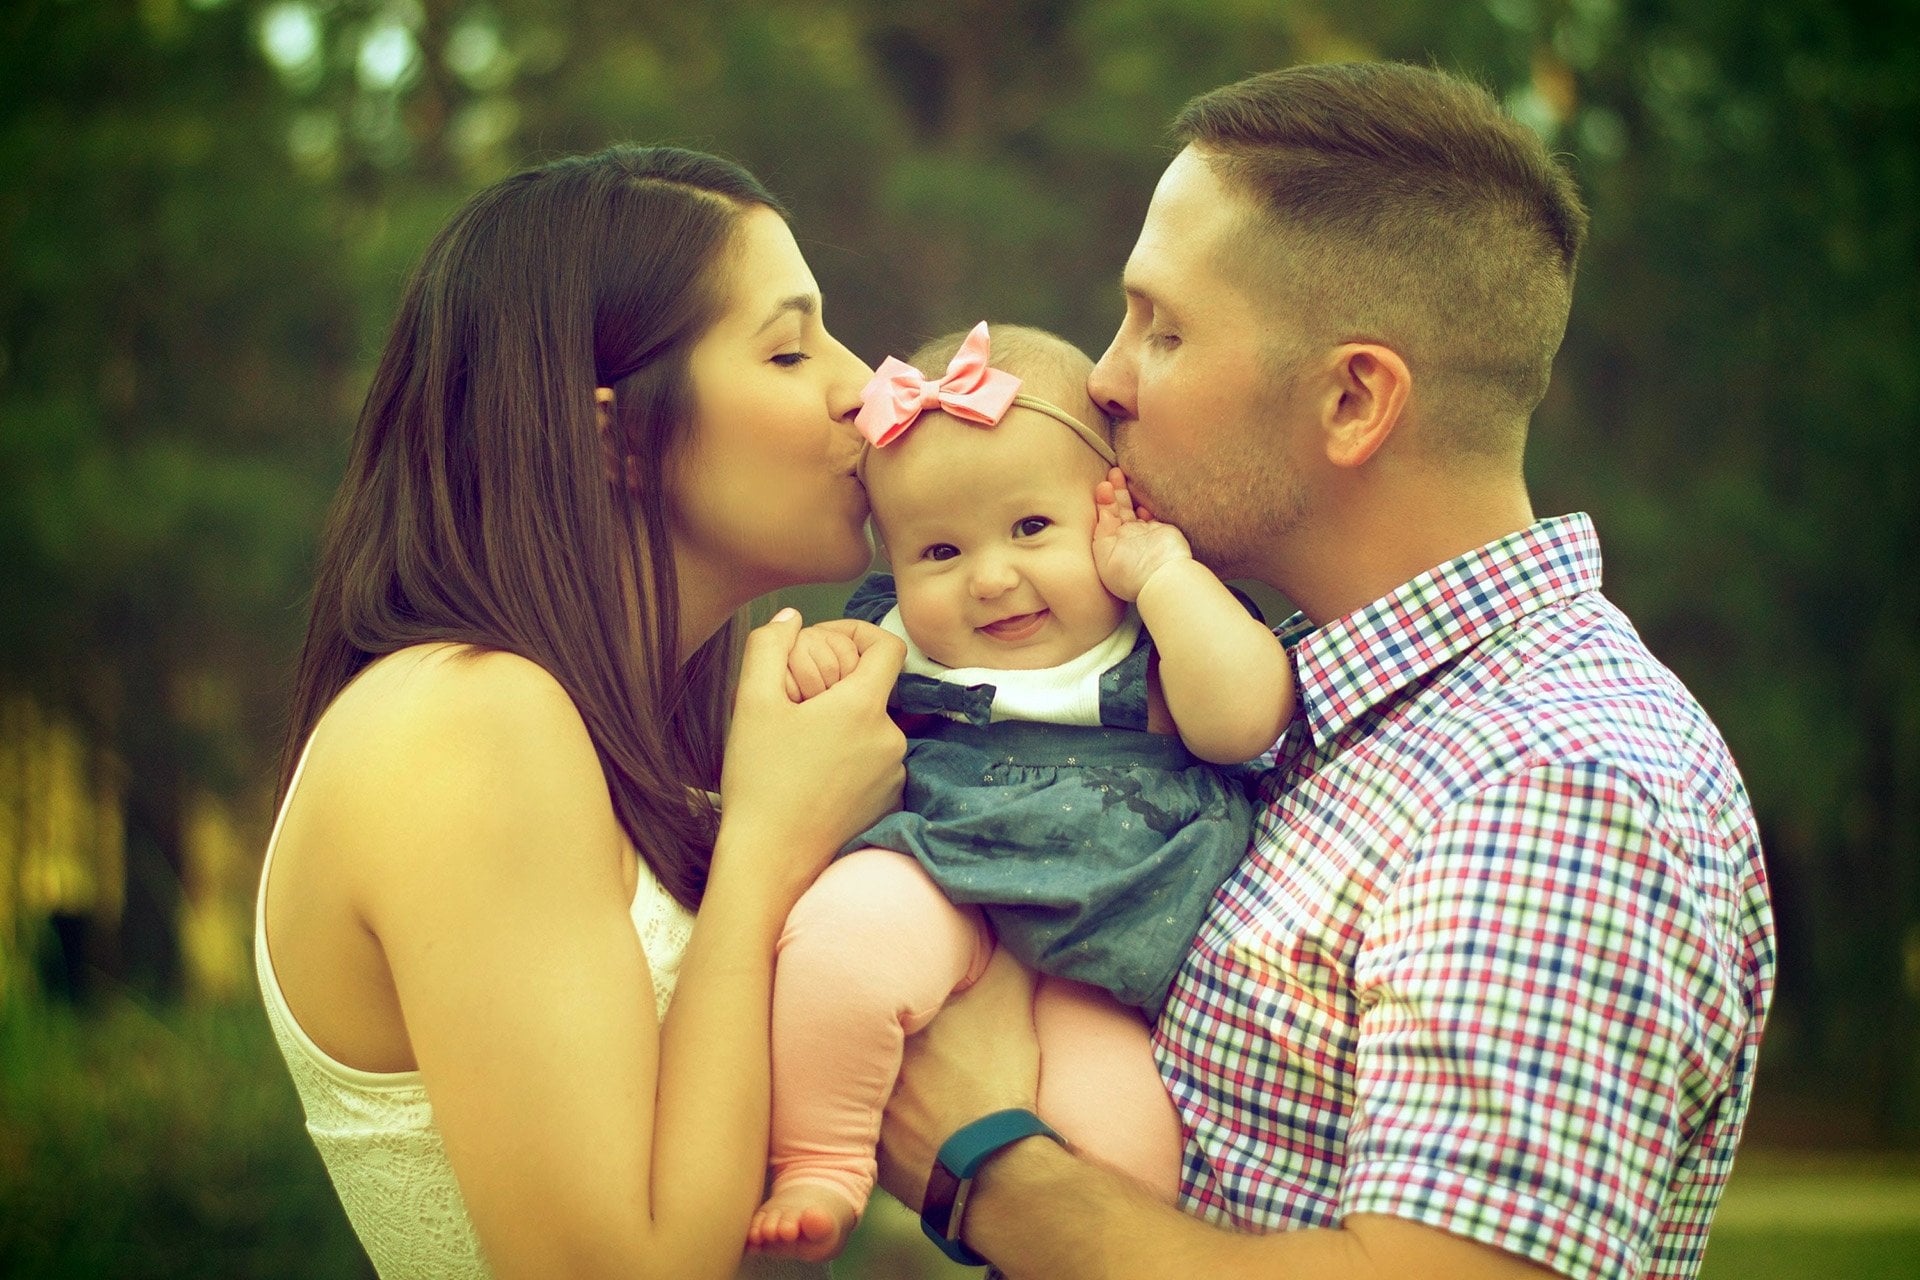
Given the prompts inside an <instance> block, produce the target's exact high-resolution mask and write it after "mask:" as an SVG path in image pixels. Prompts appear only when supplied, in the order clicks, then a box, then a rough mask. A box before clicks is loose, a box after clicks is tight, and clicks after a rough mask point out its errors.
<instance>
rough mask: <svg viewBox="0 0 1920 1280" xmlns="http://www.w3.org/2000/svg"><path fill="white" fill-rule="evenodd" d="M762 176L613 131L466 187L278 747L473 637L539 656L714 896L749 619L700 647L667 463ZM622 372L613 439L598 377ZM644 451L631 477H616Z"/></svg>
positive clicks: (675, 878) (650, 824)
mask: <svg viewBox="0 0 1920 1280" xmlns="http://www.w3.org/2000/svg"><path fill="white" fill-rule="evenodd" d="M754 205H764V206H766V207H769V208H772V209H774V210H776V211H778V212H781V213H783V214H784V212H785V211H784V210H782V209H781V208H780V205H779V204H778V202H777V201H775V200H774V199H773V197H772V196H771V195H769V194H768V193H767V191H766V190H765V188H763V187H762V186H761V185H760V184H759V183H758V182H757V181H756V180H755V179H754V178H753V177H752V176H751V175H750V174H748V173H746V172H745V171H744V170H742V169H740V168H739V167H738V166H736V165H734V164H731V163H729V162H727V161H724V160H720V159H717V158H715V157H712V156H707V155H702V154H699V153H697V152H691V151H682V150H679V149H676V148H667V147H614V148H611V149H609V150H607V151H603V152H600V153H599V154H597V155H591V156H580V157H572V158H569V159H565V160H559V161H556V162H554V163H552V164H547V165H543V166H541V167H539V168H536V169H531V170H528V171H526V172H524V173H519V174H516V175H514V176H513V177H511V178H507V179H504V180H503V181H501V182H499V183H497V184H495V185H494V186H492V187H489V188H488V189H487V190H485V191H482V192H481V193H480V194H479V195H477V196H475V197H474V198H473V199H472V200H470V201H469V202H468V203H467V204H466V206H465V207H464V208H462V209H461V210H460V211H459V212H458V213H456V214H455V215H454V216H453V218H452V220H451V221H450V222H449V223H448V224H447V225H446V227H445V228H443V229H442V230H441V232H440V233H439V235H438V236H436V237H435V238H434V240H433V243H432V244H431V246H430V247H429V248H428V250H427V253H426V256H425V258H424V260H423V261H422V262H421V264H420V266H419V268H418V269H417V270H416V271H415V272H414V275H413V278H412V280H411V281H410V282H409V284H408V286H407V289H406V293H405V296H404V298H403V300H402V302H401V304H400V312H399V316H398V317H397V319H396V320H395V322H394V326H393V331H392V334H391V335H390V336H389V338H388V339H387V344H386V348H385V350H384V352H383V353H382V355H381V358H380V363H379V367H378V369H377V371H376V372H375V374H374V378H373V384H372V386H371V388H370V389H369V390H368V393H367V400H366V405H365V407H364V408H363V409H362V410H361V413H360V419H359V422H358V425H357V426H356V427H355V430H354V436H353V443H352V448H351V452H350V457H349V461H348V464H347V471H346V475H345V478H344V479H343V480H342V482H341V486H340V491H339V494H338V495H337V496H336V498H335V500H334V505H333V509H332V513H331V515H330V517H329V520H328V525H327V530H326V533H325V536H324V539H323V541H322V543H321V549H320V561H319V572H318V575H317V582H316V585H315V588H314V594H313V611H312V615H311V618H310V620H309V622H308V627H307V637H306V643H305V646H304V649H303V651H302V653H301V656H300V666H299V674H298V677H297V679H296V683H295V686H294V696H293V706H292V717H291V724H290V726H289V732H288V736H287V742H286V749H285V752H284V753H283V756H282V759H281V769H280V794H281V796H282V798H284V796H285V794H286V791H287V789H288V787H289V786H290V785H291V782H292V776H293V770H294V767H295V764H296V762H297V761H298V759H299V755H300V752H301V750H302V747H303V745H304V743H305V742H306V740H307V737H308V735H309V734H311V733H312V732H313V727H314V725H315V723H316V722H317V721H318V720H319V718H320V716H321V714H322V713H323V712H324V711H325V710H326V708H327V706H328V704H329V703H331V702H332V701H333V699H334V697H335V696H337V695H338V694H339V692H340V691H341V690H342V689H343V688H345V687H346V685H347V683H348V682H349V681H350V680H352V679H353V677H354V676H355V675H357V674H358V673H359V672H360V671H361V670H362V669H363V668H364V667H366V665H367V664H368V663H370V662H372V661H373V660H374V659H375V658H377V657H380V656H381V655H383V654H388V653H392V652H394V651H396V650H399V649H404V648H406V647H407V646H409V645H415V644H421V643H427V642H444V641H451V642H454V643H458V644H466V645H473V646H476V647H478V648H482V649H497V650H504V651H506V652H509V653H515V654H518V655H520V656H521V657H524V658H527V659H528V660H530V661H532V662H535V663H538V664H539V665H540V666H541V667H543V668H545V669H546V670H547V671H548V672H550V673H551V674H552V675H553V677H554V679H556V680H557V681H559V683H560V685H561V687H562V688H564V689H565V690H566V691H567V693H568V694H569V695H570V696H571V697H572V699H573V702H574V705H575V706H576V707H577V708H578V709H579V711H580V715H581V717H582V718H583V719H584V720H585V721H586V726H587V732H588V733H589V734H590V735H591V737H592V739H593V744H594V748H595V750H596V751H597V752H598V753H599V757H600V765H601V768H602V770H603V771H604V773H605V775H606V782H607V788H608V791H609V792H610V793H611V794H612V797H613V807H614V812H615V813H616V814H617V815H618V817H619V820H620V824H621V826H622V827H623V828H625V830H626V833H627V835H628V836H629V837H630V838H631V839H632V840H633V843H634V845H635V847H636V848H637V849H638V850H639V851H640V856H641V857H642V858H643V859H644V860H645V861H646V862H647V864H648V865H649V866H650V867H651V868H652V869H653V871H654V873H655V874H657V875H658V876H659V877H660V880H661V882H662V883H663V884H664V885H665V886H666V887H667V889H668V891H669V892H671V893H672V894H673V896H674V897H675V898H676V899H678V900H679V901H680V902H681V903H682V904H683V905H685V906H687V907H689V908H692V907H695V906H697V905H698V903H699V900H700V895H701V892H702V890H703V889H704V887H705V884H706V875H707V867H708V864H709V862H710V861H711V858H712V843H713V832H714V826H715V815H714V813H713V809H712V806H711V805H710V804H709V803H708V802H707V801H706V800H705V799H704V797H702V796H701V795H700V793H699V790H698V789H699V788H707V787H713V786H715V785H717V783H718V778H719V769H720V753H721V748H722V744H723V741H724V736H725V729H726V723H725V722H726V714H727V706H728V697H727V694H728V689H727V685H728V681H729V678H730V674H731V667H732V662H731V658H732V654H733V652H734V639H735V637H734V631H735V628H734V626H733V625H732V624H729V625H728V626H727V627H725V628H723V629H722V630H721V632H720V633H719V634H718V635H716V636H714V637H713V638H712V639H711V640H709V641H708V642H707V643H706V644H705V645H704V646H703V647H702V648H701V649H700V650H699V652H697V653H695V654H694V655H692V657H691V658H690V659H689V660H688V661H687V662H686V663H685V664H684V665H681V664H679V663H677V662H676V649H677V637H678V634H679V620H678V609H677V598H678V592H677V588H676V581H675V574H674V565H673V556H672V548H671V543H670V541H669V532H668V516H669V495H668V493H667V492H666V488H665V476H666V472H667V461H668V459H669V458H671V457H672V456H673V453H674V450H675V448H676V446H677V445H678V444H679V443H680V437H681V436H682V435H683V434H684V433H685V430H686V428H687V426H688V424H689V421H690V418H691V412H692V406H693V399H692V388H691V386H690V383H689V375H688V353H689V351H690V349H691V348H692V346H693V344H694V343H695V342H696V341H697V340H698V339H699V338H700V337H701V336H702V335H703V334H704V333H705V332H706V331H707V329H708V328H709V327H710V326H711V325H712V323H713V321H714V320H715V318H716V316H717V313H718V310H719V307H720V306H721V305H722V299H721V292H722V287H723V284H724V281H723V280H722V278H721V277H722V276H723V274H724V272H723V268H724V264H725V263H726V261H727V260H728V256H729V250H730V248H731V245H732V243H733V233H734V228H735V225H736V222H737V220H738V218H739V216H740V214H741V213H742V212H743V211H744V210H746V209H748V208H750V207H752V206H754ZM595 387H611V388H613V391H614V414H613V422H612V426H611V430H610V432H609V438H607V439H604V440H603V438H602V436H601V433H600V431H599V428H598V426H597V424H596V421H595V413H594V402H593V390H594V388H595ZM627 457H632V458H634V459H636V460H637V464H638V465H637V466H635V467H633V468H631V472H632V474H631V476H630V479H629V482H627V483H615V482H614V479H613V477H615V476H619V474H620V472H621V471H622V470H623V468H622V467H621V466H620V465H618V463H617V461H616V460H618V459H624V458H627Z"/></svg>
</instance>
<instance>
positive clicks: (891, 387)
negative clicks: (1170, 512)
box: [853, 320, 1119, 474]
mask: <svg viewBox="0 0 1920 1280" xmlns="http://www.w3.org/2000/svg"><path fill="white" fill-rule="evenodd" d="M988 359H989V351H988V338H987V322H986V321H985V320H982V321H981V322H980V323H979V324H977V325H975V326H973V331H972V332H971V333H969V334H967V340H966V341H965V342H963V343H961V344H960V350H959V351H957V352H955V353H954V357H953V359H952V360H951V361H949V362H948V363H947V372H946V374H945V375H944V376H943V377H941V378H939V379H934V378H929V377H927V375H926V374H924V373H921V372H920V371H919V370H918V369H916V368H914V367H913V366H912V365H910V364H908V363H907V362H906V361H904V360H896V359H895V358H894V357H892V356H888V357H887V358H886V359H885V360H882V361H881V362H880V367H879V368H878V369H876V370H874V374H873V377H872V378H871V379H870V380H869V381H868V382H867V385H866V387H865V389H863V390H862V391H861V392H860V399H861V401H862V403H861V405H860V413H859V415H858V416H857V417H855V418H854V420H853V423H854V426H856V427H858V428H859V430H860V434H861V435H863V436H865V437H866V438H867V443H868V445H869V446H870V447H871V448H875V449H882V448H885V447H886V446H887V445H889V444H892V443H893V442H894V441H895V440H897V439H899V438H900V435H901V433H902V432H904V431H906V429H907V428H908V427H910V426H912V425H913V424H914V422H915V421H916V420H917V419H918V418H919V417H920V415H921V414H923V413H925V412H926V411H927V410H929V409H935V410H938V411H940V412H942V413H945V414H948V415H949V416H951V417H954V418H958V419H959V420H960V421H962V422H971V423H973V424H974V425H975V426H981V427H991V426H997V425H998V424H999V422H1000V419H1002V418H1004V417H1006V416H1007V410H1008V409H1011V408H1014V407H1015V406H1018V407H1020V408H1023V409H1033V410H1035V411H1037V412H1039V413H1044V414H1046V415H1047V416H1048V417H1049V418H1052V419H1054V420H1055V421H1057V422H1060V423H1062V424H1064V425H1066V426H1067V427H1069V428H1071V429H1072V431H1073V433H1074V434H1075V435H1077V436H1079V437H1080V438H1081V439H1082V440H1084V441H1086V443H1087V445H1088V447H1089V448H1091V449H1092V450H1093V451H1094V452H1095V453H1097V454H1099V455H1100V456H1101V457H1102V458H1103V459H1105V460H1106V463H1107V465H1108V466H1110V467H1111V466H1116V465H1118V463H1119V459H1118V458H1117V457H1116V456H1115V454H1114V452H1113V446H1112V445H1110V444H1108V443H1107V440H1106V438H1105V437H1104V436H1102V435H1101V434H1100V433H1099V432H1097V431H1095V430H1094V429H1093V428H1092V427H1089V426H1088V425H1087V424H1086V423H1084V422H1082V421H1080V419H1078V418H1076V417H1074V416H1073V415H1072V414H1070V413H1068V412H1067V411H1066V410H1065V409H1062V408H1060V407H1059V406H1058V405H1055V404H1050V403H1049V402H1047V401H1045V400H1042V399H1040V398H1039V397H1038V396H1028V395H1022V394H1020V379H1019V378H1016V377H1015V376H1014V375H1013V374H1011V373H1008V372H1007V371H1006V370H1004V369H995V368H993V367H992V366H991V365H990V364H988ZM860 470H861V472H862V473H863V474H864V473H865V470H866V451H865V450H862V451H861V466H860Z"/></svg>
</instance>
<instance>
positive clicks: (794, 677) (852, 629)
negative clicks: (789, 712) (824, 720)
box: [787, 618, 886, 702]
mask: <svg viewBox="0 0 1920 1280" xmlns="http://www.w3.org/2000/svg"><path fill="white" fill-rule="evenodd" d="M885 634H886V633H885V632H884V631H882V630H881V629H880V628H879V627H876V626H874V625H873V624H872V623H871V622H860V621H858V620H857V619H854V618H835V619H833V620H831V621H828V622H816V623H814V624H813V625H812V626H810V627H802V628H801V629H800V634H799V635H798V636H796V637H795V638H794V642H793V651H792V652H791V653H790V654H788V655H787V696H788V697H789V698H791V699H793V700H794V701H795V702H805V701H806V700H807V699H808V698H816V697H818V696H820V695H821V694H822V693H825V692H826V691H827V690H828V689H831V688H833V686H835V685H836V684H839V683H840V682H841V681H842V680H844V679H846V678H847V677H848V676H849V675H851V674H852V673H853V669H854V667H856V666H858V665H859V663H860V655H861V654H863V653H865V652H866V651H867V647H868V646H869V645H871V644H872V643H873V641H874V638H875V637H876V636H882V635H885Z"/></svg>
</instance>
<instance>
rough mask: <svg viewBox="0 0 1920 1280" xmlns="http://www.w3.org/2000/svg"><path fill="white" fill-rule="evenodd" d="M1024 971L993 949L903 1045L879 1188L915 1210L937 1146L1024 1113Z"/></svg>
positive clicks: (1032, 1051)
mask: <svg viewBox="0 0 1920 1280" xmlns="http://www.w3.org/2000/svg"><path fill="white" fill-rule="evenodd" d="M1033 983H1034V978H1033V974H1032V972H1031V971H1029V970H1028V969H1027V967H1026V966H1025V965H1023V964H1021V963H1020V962H1019V961H1018V960H1015V959H1014V958H1013V957H1012V956H1010V955H1008V954H1007V953H1006V952H1005V951H996V952H995V953H994V956H993V959H992V960H991V961H990V962H989V963H988V964H987V971H986V972H985V973H983V974H981V975H980V980H979V981H978V982H976V983H974V984H973V986H972V987H970V988H968V989H967V990H966V991H965V992H963V993H962V994H960V995H958V996H956V997H954V998H953V999H952V1000H950V1001H948V1002H947V1006H946V1008H944V1009H942V1010H941V1011H940V1014H939V1016H938V1017H936V1018H935V1019H934V1020H933V1023H932V1025H931V1026H929V1027H928V1028H927V1029H926V1030H925V1031H922V1032H921V1033H920V1034H918V1035H916V1036H911V1037H909V1038H908V1040H907V1049H906V1059H905V1061H904V1062H903V1063H902V1065H901V1068H900V1081H899V1083H898V1084H897V1085H896V1086H895V1087H894V1091H893V1100H892V1101H890V1102H889V1103H888V1104H887V1113H886V1120H885V1123H884V1125H883V1127H882V1128H881V1131H880V1184H881V1185H882V1186H884V1187H885V1188H886V1189H887V1190H888V1191H889V1192H891V1193H892V1194H893V1197H894V1198H895V1199H896V1200H899V1201H900V1202H901V1203H902V1204H905V1205H908V1206H909V1207H911V1208H913V1209H915V1210H917V1209H919V1207H920V1198H921V1196H923V1195H924V1194H925V1193H926V1189H927V1173H928V1171H929V1170H931V1169H932V1168H933V1157H934V1155H935V1154H936V1153H937V1152H938V1151H939V1150H940V1144H941V1143H943V1142H945V1141H946V1140H947V1139H948V1138H949V1137H951V1136H952V1135H953V1132H954V1130H956V1129H958V1128H960V1126H962V1125H964V1124H969V1123H971V1122H972V1121H975V1120H978V1119H979V1118H980V1117H981V1116H984V1115H988V1114H990V1113H992V1112H995V1111H1004V1110H1006V1109H1008V1108H1009V1107H1025V1108H1026V1109H1027V1110H1029V1111H1031V1110H1032V1109H1033V1107H1034V1103H1035V1100H1036V1099H1037V1098H1038V1096H1039V1090H1040V1045H1039V1042H1038V1041H1037V1040H1035V1039H1034V1034H1033Z"/></svg>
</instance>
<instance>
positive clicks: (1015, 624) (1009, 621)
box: [977, 609, 1047, 641]
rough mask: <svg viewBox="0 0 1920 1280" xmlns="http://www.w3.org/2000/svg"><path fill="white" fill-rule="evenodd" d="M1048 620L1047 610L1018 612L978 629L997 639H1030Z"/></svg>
mask: <svg viewBox="0 0 1920 1280" xmlns="http://www.w3.org/2000/svg"><path fill="white" fill-rule="evenodd" d="M1046 621H1047V611H1046V610H1045V609H1042V610H1040V612H1038V613H1016V614H1014V615H1013V616H1012V617H1010V618H1001V619H1000V620H999V621H998V622H989V623H988V624H987V625H986V626H984V627H979V628H977V630H979V631H980V632H981V633H982V634H984V635H987V636H990V637H991V638H993V639H995V640H1007V641H1016V640H1028V639H1031V638H1032V637H1033V636H1034V635H1035V634H1036V633H1037V632H1038V631H1039V630H1040V628H1041V627H1042V626H1044V625H1046Z"/></svg>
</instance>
